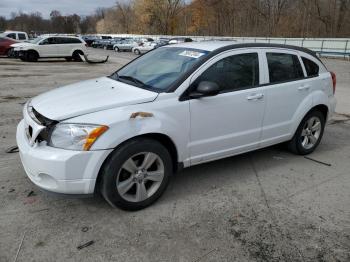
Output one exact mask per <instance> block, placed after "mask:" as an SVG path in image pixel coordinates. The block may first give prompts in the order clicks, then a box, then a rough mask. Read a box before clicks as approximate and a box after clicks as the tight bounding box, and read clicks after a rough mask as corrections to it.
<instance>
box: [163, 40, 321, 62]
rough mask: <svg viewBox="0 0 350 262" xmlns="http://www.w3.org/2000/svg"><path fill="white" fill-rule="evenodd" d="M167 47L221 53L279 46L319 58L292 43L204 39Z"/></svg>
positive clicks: (312, 52) (308, 50)
mask: <svg viewBox="0 0 350 262" xmlns="http://www.w3.org/2000/svg"><path fill="white" fill-rule="evenodd" d="M167 47H185V48H194V49H201V50H206V51H209V52H215V53H220V52H223V51H227V50H231V49H238V48H279V49H289V50H296V51H301V52H304V53H307V54H309V55H311V56H313V57H315V58H317V59H318V60H319V58H318V57H317V55H316V53H315V52H314V51H311V50H310V49H307V48H304V47H299V46H292V45H282V44H268V43H240V42H236V41H203V42H187V43H180V44H175V45H169V46H167Z"/></svg>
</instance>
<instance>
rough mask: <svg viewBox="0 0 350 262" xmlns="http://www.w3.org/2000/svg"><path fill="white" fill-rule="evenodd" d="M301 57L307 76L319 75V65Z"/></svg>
mask: <svg viewBox="0 0 350 262" xmlns="http://www.w3.org/2000/svg"><path fill="white" fill-rule="evenodd" d="M301 59H302V60H303V63H304V66H305V70H306V73H307V76H318V73H319V71H320V68H319V66H318V65H317V64H316V63H315V62H313V61H311V60H309V59H307V58H305V57H302V58H301Z"/></svg>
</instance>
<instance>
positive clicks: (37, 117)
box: [28, 107, 58, 142]
mask: <svg viewBox="0 0 350 262" xmlns="http://www.w3.org/2000/svg"><path fill="white" fill-rule="evenodd" d="M30 110H31V113H32V114H30V115H31V117H32V118H33V120H34V121H35V122H37V123H38V124H40V125H42V126H45V128H44V129H43V130H42V131H41V132H40V133H39V135H38V136H37V137H36V139H35V140H36V141H37V142H41V141H48V139H49V135H50V133H51V131H52V129H53V127H54V125H55V124H57V123H58V121H55V120H52V119H49V118H47V117H45V116H43V115H42V114H40V113H39V112H38V111H37V110H35V108H34V107H31V109H30ZM28 133H29V135H30V137H32V136H33V128H32V127H31V126H29V127H28Z"/></svg>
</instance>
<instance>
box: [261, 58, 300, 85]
mask: <svg viewBox="0 0 350 262" xmlns="http://www.w3.org/2000/svg"><path fill="white" fill-rule="evenodd" d="M266 56H267V63H268V65H269V76H270V83H271V84H273V83H280V82H287V81H293V80H297V79H301V78H303V77H304V73H303V69H302V68H301V65H300V62H299V59H298V57H297V56H296V55H292V54H285V53H266Z"/></svg>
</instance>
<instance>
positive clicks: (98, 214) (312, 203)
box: [0, 50, 350, 262]
mask: <svg viewBox="0 0 350 262" xmlns="http://www.w3.org/2000/svg"><path fill="white" fill-rule="evenodd" d="M93 52H94V53H95V54H96V55H103V54H107V52H108V54H110V55H111V57H110V61H109V62H108V63H106V64H99V65H88V64H85V63H75V62H65V61H64V60H54V61H42V62H38V63H24V62H20V61H17V60H11V59H0V79H1V81H0V140H1V144H0V199H1V202H0V236H1V237H0V261H1V262H3V261H15V260H16V261H240V262H243V261H350V190H349V188H350V176H349V170H350V132H349V128H350V120H349V117H348V116H349V114H350V102H349V99H350V89H349V82H350V62H348V61H342V60H335V59H327V60H324V62H325V63H326V65H327V66H328V68H329V69H330V70H333V71H335V72H336V73H337V76H338V87H337V97H338V101H339V105H338V109H337V112H339V113H340V114H339V115H337V117H336V119H335V120H334V121H332V122H331V123H330V124H329V125H328V126H327V128H326V131H325V134H324V139H323V141H322V143H321V144H320V146H319V148H318V149H317V150H316V152H314V153H313V154H312V155H310V157H311V158H313V159H317V160H320V161H323V162H325V163H326V164H330V166H329V165H325V164H321V163H317V162H314V161H311V160H309V159H306V158H304V157H301V156H295V155H293V154H290V153H289V152H288V151H286V150H285V149H284V148H283V147H281V146H275V147H270V148H266V149H262V150H259V151H256V152H251V153H248V154H244V155H240V156H236V157H231V158H227V159H223V160H219V161H216V162H212V163H208V164H203V165H199V166H195V167H192V168H188V169H185V170H184V171H182V172H180V173H178V174H176V175H175V176H174V178H173V180H172V181H171V184H170V186H169V188H168V190H167V192H166V193H165V194H164V195H163V197H162V198H161V199H160V200H159V201H158V202H157V203H155V204H154V205H153V206H151V207H149V208H147V209H145V210H142V211H139V212H125V211H122V210H119V209H112V208H111V207H110V206H109V205H108V204H106V203H105V201H104V200H103V199H101V198H99V197H95V198H80V199H67V198H61V197H58V196H50V195H47V194H45V193H42V192H41V191H40V190H38V189H37V188H36V187H35V186H34V185H33V184H32V183H31V182H30V181H29V179H28V178H26V176H25V173H24V171H23V168H22V166H21V163H20V160H19V156H18V154H16V153H14V154H7V153H5V149H6V148H8V147H10V146H13V145H15V143H16V142H15V128H16V125H17V123H18V122H19V120H20V119H21V110H22V105H23V103H24V102H25V101H26V100H27V99H28V98H30V97H32V96H35V95H37V94H39V93H42V92H44V91H47V90H50V89H53V88H56V87H59V86H62V85H65V84H69V83H73V82H78V81H81V80H85V79H89V78H94V77H98V76H103V75H108V74H110V73H112V72H113V71H115V70H116V69H117V68H118V67H120V66H121V65H123V64H125V63H127V62H128V61H130V59H132V58H134V57H135V56H134V55H133V54H130V53H118V54H116V53H114V52H112V51H110V52H109V51H102V50H98V51H96V50H94V51H93ZM89 241H93V242H90V244H91V245H89V246H87V247H85V248H82V249H78V248H77V247H78V246H80V245H82V244H85V243H88V242H89Z"/></svg>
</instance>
